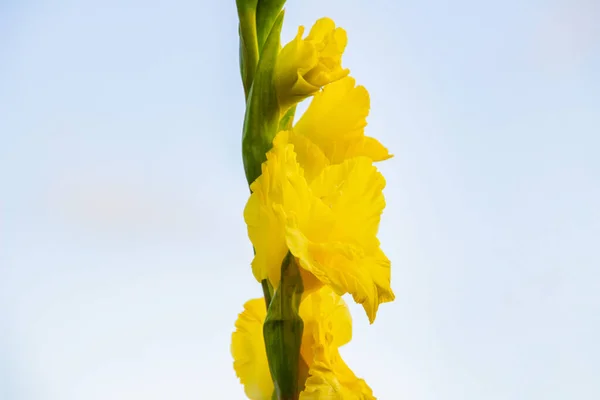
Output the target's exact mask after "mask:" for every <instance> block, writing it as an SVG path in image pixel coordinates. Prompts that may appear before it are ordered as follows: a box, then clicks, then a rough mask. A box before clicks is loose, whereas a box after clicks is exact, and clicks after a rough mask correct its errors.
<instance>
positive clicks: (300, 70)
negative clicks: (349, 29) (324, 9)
mask: <svg viewBox="0 0 600 400" xmlns="http://www.w3.org/2000/svg"><path fill="white" fill-rule="evenodd" d="M303 34H304V27H303V26H300V27H299V28H298V34H297V35H296V37H295V38H294V39H293V40H292V41H291V42H289V43H288V44H287V45H285V46H284V47H283V49H282V50H281V52H280V53H279V57H278V59H277V64H276V65H275V88H276V92H277V98H278V100H279V105H280V107H281V109H282V110H286V109H287V108H289V107H290V106H292V105H294V104H296V103H298V102H300V101H302V100H303V99H305V98H306V97H308V96H311V95H313V94H314V93H315V92H317V91H318V90H319V89H320V88H321V87H323V86H325V85H327V84H328V83H330V82H334V81H336V80H338V79H340V78H343V77H344V76H346V75H348V73H349V72H350V71H349V70H348V69H344V68H342V65H341V64H342V53H343V52H344V49H345V48H346V43H347V41H348V39H347V36H346V31H344V30H343V29H342V28H336V27H335V23H334V22H333V21H332V20H331V19H329V18H321V19H320V20H318V21H317V22H316V23H315V24H314V26H313V27H312V29H311V30H310V33H309V34H308V36H307V37H306V38H305V39H302V36H303Z"/></svg>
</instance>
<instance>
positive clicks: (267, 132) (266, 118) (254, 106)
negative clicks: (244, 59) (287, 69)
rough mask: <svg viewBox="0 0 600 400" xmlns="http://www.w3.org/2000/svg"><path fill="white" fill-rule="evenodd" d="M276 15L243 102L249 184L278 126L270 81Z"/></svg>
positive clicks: (277, 35)
mask: <svg viewBox="0 0 600 400" xmlns="http://www.w3.org/2000/svg"><path fill="white" fill-rule="evenodd" d="M283 14H284V13H283V11H282V12H281V13H280V14H279V16H278V17H277V19H276V20H275V23H274V24H273V29H271V32H270V33H269V37H268V38H267V41H266V42H265V46H264V48H263V50H262V53H261V56H260V61H259V63H258V68H257V69H256V75H255V76H254V81H253V82H252V87H251V89H250V93H249V94H248V99H247V102H246V116H245V118H244V131H243V134H242V158H243V161H244V170H245V171H246V179H247V180H248V184H251V183H252V182H254V180H255V179H256V178H258V177H259V176H260V174H261V164H262V163H263V162H264V161H266V159H267V152H268V151H269V150H270V149H271V147H272V146H273V138H274V137H275V134H277V131H278V126H279V117H280V109H279V104H278V101H277V94H276V93H275V85H274V83H273V70H274V69H275V63H276V62H277V56H278V55H279V40H280V36H281V27H282V25H283Z"/></svg>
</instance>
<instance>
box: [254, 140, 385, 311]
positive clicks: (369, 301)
mask: <svg viewBox="0 0 600 400" xmlns="http://www.w3.org/2000/svg"><path fill="white" fill-rule="evenodd" d="M289 139H290V134H289V132H280V133H279V134H278V135H277V136H276V138H275V140H274V141H273V148H272V149H271V151H269V153H268V154H267V161H266V162H265V163H263V165H262V175H261V176H260V177H259V178H258V179H257V180H256V181H254V183H253V184H252V185H251V186H250V189H251V191H252V195H251V196H250V199H249V200H248V203H247V204H246V208H245V210H244V218H245V220H246V223H247V225H248V235H249V237H250V240H251V241H252V243H253V245H254V248H255V251H256V255H255V257H254V260H253V261H252V270H253V273H254V276H255V277H256V279H257V280H258V281H261V280H263V279H269V281H270V282H271V284H272V285H273V286H274V287H277V285H278V284H279V279H280V266H281V262H282V260H283V258H284V257H285V255H286V254H287V252H288V251H290V252H291V253H292V254H293V256H294V257H296V258H297V260H298V264H299V266H300V267H301V269H302V270H304V272H303V283H304V290H305V292H307V293H310V292H312V291H314V290H317V289H318V288H319V287H320V286H321V285H328V286H330V287H331V288H333V289H334V290H335V292H337V293H338V294H339V295H342V294H344V293H350V294H352V296H353V298H354V300H355V301H356V302H357V303H360V304H362V305H363V307H364V309H365V311H366V313H367V315H368V317H369V321H370V322H371V323H372V322H373V321H374V320H375V317H376V314H377V310H378V308H379V304H381V303H384V302H388V301H392V300H393V299H394V294H393V292H392V289H391V287H390V261H389V260H388V258H387V257H386V256H385V254H384V253H383V251H381V249H380V244H379V240H378V239H377V231H378V228H379V221H380V216H381V213H382V211H383V209H384V207H385V199H384V197H383V188H384V187H385V179H384V178H383V176H382V175H381V174H380V173H379V172H378V171H377V169H376V168H375V167H374V166H373V165H372V160H370V159H369V158H367V157H354V158H351V159H348V160H345V161H344V162H343V163H341V164H337V165H327V166H324V167H323V168H321V169H320V173H319V174H318V175H317V176H316V177H315V178H314V179H313V180H312V181H311V182H310V183H309V181H307V179H306V177H305V174H304V169H303V168H302V167H301V166H300V164H299V163H298V158H297V156H296V153H295V151H294V149H295V147H294V145H293V144H291V143H290V141H289ZM296 139H297V138H296Z"/></svg>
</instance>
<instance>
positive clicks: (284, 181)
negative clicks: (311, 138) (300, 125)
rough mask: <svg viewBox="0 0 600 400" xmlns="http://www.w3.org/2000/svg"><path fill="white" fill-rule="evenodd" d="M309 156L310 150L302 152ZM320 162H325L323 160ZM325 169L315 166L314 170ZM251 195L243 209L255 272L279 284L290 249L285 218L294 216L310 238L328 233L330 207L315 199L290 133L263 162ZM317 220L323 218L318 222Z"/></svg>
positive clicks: (282, 135) (275, 143)
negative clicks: (299, 162) (316, 222)
mask: <svg viewBox="0 0 600 400" xmlns="http://www.w3.org/2000/svg"><path fill="white" fill-rule="evenodd" d="M301 154H303V157H310V154H308V153H306V152H305V153H301ZM321 162H324V161H323V160H321ZM317 169H318V170H320V169H322V168H321V167H317V166H316V164H315V168H314V169H312V170H311V171H313V172H312V173H315V172H316V171H317ZM250 190H251V191H252V194H251V195H250V199H249V200H248V203H247V204H246V208H245V209H244V218H245V220H246V224H247V225H248V236H249V237H250V240H251V241H252V244H253V245H254V249H255V252H256V254H255V256H254V260H253V261H252V271H253V272H254V276H255V277H256V279H257V280H258V281H261V280H263V279H266V278H268V279H269V280H270V281H271V283H272V284H273V286H275V287H277V286H278V285H279V278H280V274H281V262H282V261H283V258H284V257H285V255H286V254H287V252H288V247H287V245H286V240H285V221H286V220H287V219H288V218H292V219H294V220H296V221H298V223H299V224H300V226H301V227H302V229H303V230H304V231H305V232H306V233H307V234H309V235H310V236H311V237H319V238H320V237H323V235H327V234H328V229H327V227H328V226H331V223H328V221H330V220H331V216H330V215H329V214H330V213H329V210H327V208H326V207H325V206H324V204H322V203H320V202H319V200H318V199H317V198H315V197H314V196H313V195H312V193H311V191H310V189H309V187H308V183H307V182H306V179H305V178H304V171H303V169H302V168H301V167H300V165H299V164H298V162H297V160H296V153H295V151H294V145H293V144H291V143H289V133H288V132H280V133H279V134H278V135H277V136H276V137H275V140H274V141H273V148H272V149H271V150H270V151H269V152H268V153H267V161H266V162H265V163H263V165H262V174H261V176H260V177H259V178H258V179H257V180H256V181H254V183H252V185H251V186H250ZM314 221H321V223H320V224H315V223H314Z"/></svg>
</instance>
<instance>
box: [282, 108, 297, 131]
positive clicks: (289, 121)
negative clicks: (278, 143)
mask: <svg viewBox="0 0 600 400" xmlns="http://www.w3.org/2000/svg"><path fill="white" fill-rule="evenodd" d="M295 115H296V106H293V107H291V108H290V109H289V110H287V111H286V112H285V114H283V117H281V120H280V121H279V130H280V131H289V130H290V129H292V125H293V124H294V116H295Z"/></svg>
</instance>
